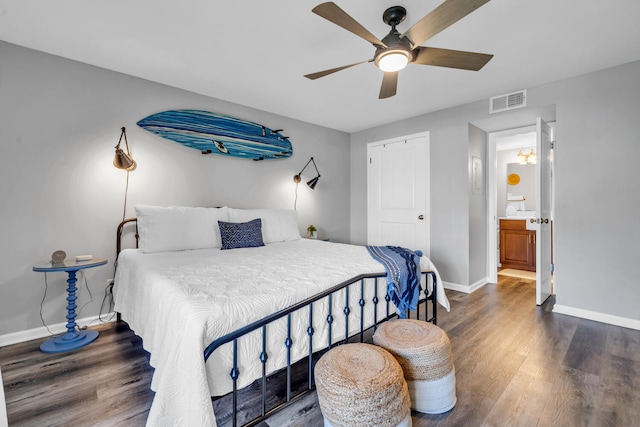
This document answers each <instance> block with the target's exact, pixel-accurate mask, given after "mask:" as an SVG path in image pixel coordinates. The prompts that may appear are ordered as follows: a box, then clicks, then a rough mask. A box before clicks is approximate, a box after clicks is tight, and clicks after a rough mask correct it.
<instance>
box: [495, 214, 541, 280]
mask: <svg viewBox="0 0 640 427" xmlns="http://www.w3.org/2000/svg"><path fill="white" fill-rule="evenodd" d="M527 221H529V218H513V219H512V218H506V219H502V218H501V219H500V264H501V265H502V268H515V269H518V270H527V271H536V231H535V230H527Z"/></svg>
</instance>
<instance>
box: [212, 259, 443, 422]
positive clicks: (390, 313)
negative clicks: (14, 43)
mask: <svg viewBox="0 0 640 427" xmlns="http://www.w3.org/2000/svg"><path fill="white" fill-rule="evenodd" d="M422 275H423V276H425V278H426V281H425V282H426V283H429V278H431V282H430V283H431V289H432V291H431V293H429V292H428V291H427V289H428V288H429V287H428V286H427V287H425V289H421V290H420V298H419V304H418V306H417V310H415V311H413V310H412V311H411V312H410V313H409V317H410V318H415V319H421V320H424V321H427V322H431V323H433V324H436V321H437V307H436V305H437V293H436V288H437V286H436V284H437V283H436V275H435V273H434V272H432V271H423V272H422ZM385 276H386V275H385V274H384V273H383V274H364V275H360V276H357V277H354V278H353V279H350V280H347V281H345V282H343V283H340V284H338V285H336V286H334V287H332V288H330V289H328V290H326V291H324V292H322V293H319V294H317V295H314V296H312V297H310V298H307V299H305V300H304V301H300V302H299V303H297V304H294V305H292V306H290V307H288V308H286V309H283V310H280V311H278V312H276V313H273V314H270V315H269V316H267V317H265V318H263V319H261V320H258V321H255V322H253V323H251V324H249V325H247V326H244V327H242V328H240V329H238V330H236V331H234V332H232V333H230V334H227V335H225V336H223V337H220V338H218V339H216V340H214V341H213V342H211V344H209V345H208V346H207V348H206V349H205V351H204V359H205V362H206V361H207V360H208V359H209V357H210V356H211V355H212V354H213V353H214V352H215V351H216V350H217V349H218V348H220V347H221V346H223V345H225V344H228V343H232V346H233V350H232V352H233V356H232V360H233V362H232V363H233V366H231V367H230V373H229V375H230V377H231V380H232V384H233V391H232V392H231V393H232V414H231V417H232V423H233V426H234V427H236V426H237V425H238V392H239V390H238V387H237V384H238V378H239V377H240V375H241V372H240V370H239V368H238V340H239V339H240V338H241V337H243V336H245V335H247V334H249V333H251V332H254V331H257V330H261V340H262V351H261V352H260V354H257V355H256V359H257V360H259V362H260V363H261V364H262V384H261V390H260V393H261V410H260V415H258V416H257V417H256V418H253V419H251V420H250V421H247V422H245V423H244V424H242V425H244V426H254V425H256V424H258V423H260V422H262V421H264V420H265V419H267V418H268V417H270V416H271V415H273V414H274V413H276V412H278V411H280V410H282V409H283V408H285V407H287V406H289V405H291V404H292V403H294V402H296V401H297V400H299V399H300V398H302V397H304V396H305V395H306V394H307V393H309V392H311V391H313V390H314V389H315V384H314V380H313V369H314V366H315V361H316V360H317V358H318V356H319V354H322V353H324V352H326V351H328V350H329V349H331V348H332V346H335V345H339V344H344V343H347V342H364V341H365V335H366V334H367V333H373V332H374V331H375V330H376V328H377V325H378V324H379V323H381V322H383V321H386V320H389V319H390V318H392V317H395V316H396V314H395V307H394V306H393V304H391V302H390V297H389V296H388V295H387V293H386V281H385V280H384V278H385ZM365 279H373V280H365ZM380 279H383V280H380ZM358 282H360V286H359V292H358V287H357V285H356V286H352V285H355V284H357V283H358ZM367 286H373V287H374V289H373V297H372V298H371V299H370V300H367V299H366V298H365V288H366V287H367ZM378 288H380V289H382V292H384V298H383V301H381V299H380V298H378V295H379V294H378ZM341 292H342V293H343V295H344V306H343V307H339V308H338V307H333V305H334V300H335V299H336V296H337V295H339V294H340V293H341ZM350 292H351V293H352V294H353V293H354V292H355V293H359V295H356V296H355V298H356V299H358V300H357V304H358V306H359V314H360V315H359V322H360V325H359V326H360V327H359V331H358V332H357V333H355V334H351V335H350V334H349V320H350V315H351V314H352V308H351V306H350V304H352V302H353V299H354V296H353V295H349V294H350ZM324 298H327V305H328V315H327V317H326V320H325V322H326V327H327V331H328V340H327V341H328V342H327V343H326V346H325V347H324V349H323V350H320V351H316V352H315V353H314V351H313V348H314V347H313V335H314V332H315V328H314V323H313V322H314V315H313V304H314V303H315V302H318V301H320V300H322V299H324ZM350 298H351V300H350ZM429 302H431V303H430V304H429ZM379 304H385V305H386V308H384V307H383V308H381V309H380V310H384V316H382V318H381V319H378V311H379V308H378V305H379ZM429 306H430V307H431V309H429ZM368 307H371V309H372V310H373V323H369V324H367V325H365V308H368ZM421 307H423V310H422V309H421ZM305 309H306V310H308V324H307V328H306V335H307V338H306V339H307V341H308V349H309V350H308V357H307V362H306V363H307V368H306V371H307V381H306V382H307V385H306V389H303V390H302V391H299V392H298V394H296V395H295V396H292V360H291V347H292V345H293V340H294V339H304V337H292V336H291V317H292V314H293V313H295V312H298V311H300V310H305ZM356 310H358V308H356ZM335 311H341V313H339V314H335V313H334V312H335ZM422 311H424V313H423V314H421V312H422ZM336 316H344V323H345V329H344V333H341V331H334V330H333V324H334V322H335V320H336ZM283 318H286V322H287V337H286V339H285V340H284V343H283V351H286V359H287V365H286V367H285V368H282V370H281V371H279V372H281V373H282V374H283V375H285V376H286V398H285V401H284V402H281V403H279V404H276V405H275V406H274V407H272V408H267V389H266V384H267V378H268V376H267V360H268V358H269V355H268V354H267V344H266V343H267V338H268V337H267V325H269V324H271V323H273V322H275V321H277V320H280V319H283ZM334 334H339V335H334ZM343 336H344V338H342V337H343ZM338 337H340V339H338ZM298 363H300V362H298Z"/></svg>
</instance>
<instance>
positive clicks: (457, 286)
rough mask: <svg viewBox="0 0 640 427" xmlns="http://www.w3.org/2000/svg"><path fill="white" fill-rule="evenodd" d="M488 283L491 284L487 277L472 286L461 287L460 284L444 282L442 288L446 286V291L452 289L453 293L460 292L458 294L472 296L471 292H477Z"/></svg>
mask: <svg viewBox="0 0 640 427" xmlns="http://www.w3.org/2000/svg"><path fill="white" fill-rule="evenodd" d="M487 283H489V279H488V278H487V277H485V278H483V279H480V280H478V281H477V282H476V283H472V284H471V285H460V284H458V283H451V282H445V281H444V280H443V281H442V286H444V288H445V289H451V290H452V291H458V292H463V293H465V294H470V293H471V292H475V291H477V290H478V289H480V288H481V287H483V286H484V285H486V284H487Z"/></svg>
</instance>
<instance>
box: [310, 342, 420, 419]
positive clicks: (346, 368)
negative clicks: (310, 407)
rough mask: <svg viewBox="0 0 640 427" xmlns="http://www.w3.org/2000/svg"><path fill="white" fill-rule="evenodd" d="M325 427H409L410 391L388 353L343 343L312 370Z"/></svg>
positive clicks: (400, 371) (397, 366)
mask: <svg viewBox="0 0 640 427" xmlns="http://www.w3.org/2000/svg"><path fill="white" fill-rule="evenodd" d="M315 381H316V390H317V392H318V402H319V403H320V410H321V411H322V415H323V416H324V425H325V426H326V427H347V426H348V427H372V426H385V427H393V426H397V427H411V425H412V422H411V408H410V401H409V392H408V389H407V384H406V382H405V380H404V377H403V373H402V368H401V367H400V364H399V363H398V361H397V360H396V359H395V358H394V357H393V355H392V354H391V353H389V352H388V351H386V350H385V349H383V348H381V347H376V346H374V345H371V344H343V345H339V346H337V347H334V348H332V349H331V350H329V351H328V352H327V353H326V354H324V355H323V356H322V357H321V358H320V360H318V363H316V367H315Z"/></svg>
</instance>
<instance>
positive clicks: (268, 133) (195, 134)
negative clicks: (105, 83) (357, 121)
mask: <svg viewBox="0 0 640 427" xmlns="http://www.w3.org/2000/svg"><path fill="white" fill-rule="evenodd" d="M137 124H138V126H140V127H141V128H143V129H145V130H147V131H149V132H151V133H154V134H156V135H159V136H161V137H163V138H166V139H168V140H171V141H174V142H177V143H178V144H180V145H184V146H185V147H189V148H193V149H195V150H198V151H200V152H201V153H202V154H211V153H213V154H220V155H224V156H233V157H241V158H244V159H252V160H269V159H281V158H285V157H290V156H291V155H292V154H293V148H292V147H291V142H290V141H289V137H288V136H283V135H282V134H280V132H281V131H282V129H278V130H273V129H269V128H268V127H265V126H262V125H259V124H257V123H253V122H249V121H247V120H242V119H238V118H235V117H230V116H225V115H223V114H217V113H212V112H209V111H202V110H169V111H163V112H161V113H156V114H152V115H150V116H149V117H145V118H144V119H142V120H140V121H139V122H138V123H137Z"/></svg>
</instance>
